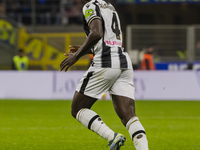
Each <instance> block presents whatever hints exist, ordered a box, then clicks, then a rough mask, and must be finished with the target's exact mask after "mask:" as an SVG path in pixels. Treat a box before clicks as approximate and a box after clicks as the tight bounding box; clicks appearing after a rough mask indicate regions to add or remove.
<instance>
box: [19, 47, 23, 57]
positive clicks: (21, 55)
mask: <svg viewBox="0 0 200 150" xmlns="http://www.w3.org/2000/svg"><path fill="white" fill-rule="evenodd" d="M18 55H19V56H20V57H23V56H24V55H25V53H24V50H23V49H19V50H18Z"/></svg>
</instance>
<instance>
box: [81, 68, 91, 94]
mask: <svg viewBox="0 0 200 150" xmlns="http://www.w3.org/2000/svg"><path fill="white" fill-rule="evenodd" d="M93 73H94V71H92V72H88V74H87V77H86V78H85V79H84V80H83V84H82V85H81V89H80V91H79V92H80V93H82V94H84V92H85V88H86V86H87V84H88V82H89V79H90V77H91V76H92V75H93Z"/></svg>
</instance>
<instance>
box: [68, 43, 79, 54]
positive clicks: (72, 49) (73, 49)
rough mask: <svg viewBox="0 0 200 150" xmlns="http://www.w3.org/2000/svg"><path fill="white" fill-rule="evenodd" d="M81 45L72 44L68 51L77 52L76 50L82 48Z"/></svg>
mask: <svg viewBox="0 0 200 150" xmlns="http://www.w3.org/2000/svg"><path fill="white" fill-rule="evenodd" d="M80 47H81V46H80V45H70V46H69V50H68V53H76V51H77V50H78V49H79V48H80Z"/></svg>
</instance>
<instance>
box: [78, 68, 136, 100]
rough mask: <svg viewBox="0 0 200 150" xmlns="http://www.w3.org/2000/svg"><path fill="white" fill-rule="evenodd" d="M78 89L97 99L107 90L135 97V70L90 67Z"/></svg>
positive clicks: (113, 93) (114, 93)
mask: <svg viewBox="0 0 200 150" xmlns="http://www.w3.org/2000/svg"><path fill="white" fill-rule="evenodd" d="M76 91H78V92H80V93H82V94H84V95H87V96H89V97H93V98H97V99H100V98H101V97H102V96H103V95H104V94H105V93H106V92H107V91H108V92H109V93H110V94H111V95H119V96H125V97H129V98H132V99H135V87H134V84H133V70H129V69H114V68H95V67H90V68H89V69H88V71H87V72H86V73H85V74H84V75H83V77H82V79H81V80H80V81H79V84H78V86H77V88H76Z"/></svg>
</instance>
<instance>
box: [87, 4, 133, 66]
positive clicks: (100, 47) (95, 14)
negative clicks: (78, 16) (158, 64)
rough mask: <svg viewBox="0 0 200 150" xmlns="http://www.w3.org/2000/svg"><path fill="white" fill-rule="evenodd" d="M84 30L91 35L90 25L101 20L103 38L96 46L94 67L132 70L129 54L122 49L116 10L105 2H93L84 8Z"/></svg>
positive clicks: (94, 49) (93, 50)
mask: <svg viewBox="0 0 200 150" xmlns="http://www.w3.org/2000/svg"><path fill="white" fill-rule="evenodd" d="M83 14H84V29H85V32H86V34H87V35H88V34H89V32H90V31H89V24H90V23H91V22H92V21H93V20H94V19H100V20H101V21H102V27H103V32H104V34H103V38H102V39H101V40H99V42H98V43H97V44H96V45H95V46H94V48H93V49H92V52H93V54H94V59H93V63H94V64H93V66H94V67H101V68H127V69H132V63H131V60H130V58H129V56H128V53H127V52H125V51H124V48H123V47H122V32H121V26H120V21H119V17H118V14H117V12H116V10H115V8H114V7H113V6H112V5H111V4H110V3H107V2H105V1H103V0H91V1H90V2H88V3H86V4H85V5H84V7H83Z"/></svg>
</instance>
